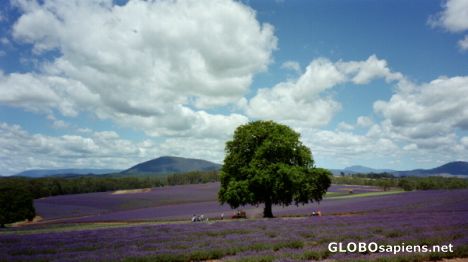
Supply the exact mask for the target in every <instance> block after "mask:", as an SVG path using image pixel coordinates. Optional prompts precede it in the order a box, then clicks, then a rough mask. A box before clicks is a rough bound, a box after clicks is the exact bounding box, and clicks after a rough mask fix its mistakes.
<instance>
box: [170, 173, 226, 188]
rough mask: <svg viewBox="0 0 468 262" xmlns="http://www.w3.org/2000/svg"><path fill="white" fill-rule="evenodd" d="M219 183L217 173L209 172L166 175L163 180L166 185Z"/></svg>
mask: <svg viewBox="0 0 468 262" xmlns="http://www.w3.org/2000/svg"><path fill="white" fill-rule="evenodd" d="M217 181H219V172H218V171H210V172H199V171H194V172H188V173H181V174H172V175H168V176H167V177H166V179H165V183H164V184H166V185H170V186H173V185H185V184H203V183H208V182H217Z"/></svg>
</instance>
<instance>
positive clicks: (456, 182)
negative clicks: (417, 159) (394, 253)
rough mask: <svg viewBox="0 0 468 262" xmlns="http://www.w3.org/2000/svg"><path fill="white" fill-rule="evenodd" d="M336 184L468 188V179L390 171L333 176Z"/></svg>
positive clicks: (416, 188) (385, 188)
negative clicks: (395, 174)
mask: <svg viewBox="0 0 468 262" xmlns="http://www.w3.org/2000/svg"><path fill="white" fill-rule="evenodd" d="M332 183H334V184H349V185H366V186H377V187H381V188H382V189H383V190H388V189H390V188H392V187H399V188H402V189H403V190H405V191H412V190H430V189H459V188H468V179H465V178H457V177H439V176H429V177H416V176H409V177H397V176H394V175H392V174H389V173H371V174H353V175H350V176H338V177H336V176H335V177H333V179H332Z"/></svg>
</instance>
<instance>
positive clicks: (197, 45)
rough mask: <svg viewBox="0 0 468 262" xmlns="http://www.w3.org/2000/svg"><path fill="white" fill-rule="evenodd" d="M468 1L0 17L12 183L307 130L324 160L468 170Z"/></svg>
mask: <svg viewBox="0 0 468 262" xmlns="http://www.w3.org/2000/svg"><path fill="white" fill-rule="evenodd" d="M467 14H468V4H467V2H466V1H463V0H450V1H423V0H417V1H402V0H401V1H400V0H395V1H364V0H362V1H358V0H356V1H334V0H327V1H325V0H324V1H318V0H317V1H288V0H284V1H253V0H251V1H241V2H233V1H217V0H213V1H211V0H210V1H177V2H173V1H156V2H143V1H130V2H126V1H119V3H118V4H116V3H115V2H114V3H113V2H112V1H110V0H102V1H87V2H83V1H52V0H45V1H38V2H36V1H29V0H13V1H11V2H9V3H8V4H6V5H3V6H2V7H1V8H0V71H1V74H0V148H1V150H0V174H3V175H10V174H14V173H16V172H19V171H22V170H25V169H33V168H34V169H35V168H72V167H73V168H79V167H83V168H122V169H123V168H127V167H129V166H131V165H133V164H136V163H138V162H140V161H144V160H148V159H152V158H155V157H159V156H163V155H177V156H184V157H195V158H203V159H207V160H212V161H216V162H222V160H223V157H224V153H223V148H224V143H225V142H226V141H227V140H229V139H230V138H231V136H232V133H233V131H234V129H235V128H236V127H237V126H238V125H240V124H243V123H246V122H248V121H252V120H257V119H272V120H275V121H278V122H281V123H284V124H287V125H289V126H291V127H293V128H294V129H295V130H297V131H298V132H300V133H301V136H302V141H303V142H304V143H305V144H306V145H307V146H309V147H310V148H311V150H312V152H313V155H314V159H315V160H316V164H317V165H318V166H323V167H327V168H343V167H346V166H349V165H355V164H361V165H366V166H370V167H375V168H391V169H400V170H403V169H413V168H431V167H435V166H438V165H440V164H444V163H446V162H449V161H455V160H468V132H467V130H468V106H467V105H468V72H467V69H468V17H467Z"/></svg>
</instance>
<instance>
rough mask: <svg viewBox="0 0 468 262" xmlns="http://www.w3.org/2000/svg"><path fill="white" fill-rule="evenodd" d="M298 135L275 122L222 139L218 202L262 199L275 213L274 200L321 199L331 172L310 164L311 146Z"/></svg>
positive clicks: (254, 124)
mask: <svg viewBox="0 0 468 262" xmlns="http://www.w3.org/2000/svg"><path fill="white" fill-rule="evenodd" d="M299 138H300V135H299V134H298V133H297V132H295V131H294V130H292V129H291V128H289V127H288V126H286V125H282V124H278V123H275V122H273V121H255V122H250V123H248V124H245V125H241V126H239V127H238V128H237V129H236V131H235V133H234V137H233V140H231V141H228V142H227V143H226V157H225V159H224V165H223V167H222V169H221V177H220V179H221V189H220V190H219V192H218V199H219V201H220V202H221V203H222V204H224V203H228V204H229V205H230V206H231V207H232V208H237V207H239V206H241V205H247V204H252V205H258V204H260V203H264V204H265V208H264V211H263V215H264V217H273V213H272V205H273V204H277V205H278V204H280V205H290V204H291V203H293V202H294V203H295V204H296V205H298V204H299V203H303V204H305V203H308V202H313V201H320V200H322V196H323V195H324V194H325V193H326V191H327V189H328V187H329V186H330V183H331V181H330V175H331V173H330V172H329V171H328V170H326V169H321V168H315V167H314V161H313V159H312V153H311V151H310V150H309V148H307V147H306V146H304V145H303V144H302V142H301V141H300V140H299Z"/></svg>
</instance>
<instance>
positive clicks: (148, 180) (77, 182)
mask: <svg viewBox="0 0 468 262" xmlns="http://www.w3.org/2000/svg"><path fill="white" fill-rule="evenodd" d="M215 181H219V174H218V172H216V171H210V172H188V173H181V174H171V175H167V176H154V175H153V176H151V175H145V176H133V177H128V176H126V177H118V176H116V177H113V176H94V175H86V176H69V177H67V176H61V177H56V176H54V177H42V178H26V177H0V184H8V185H13V187H15V188H21V189H24V190H26V191H27V192H29V193H30V195H31V196H32V197H33V198H34V199H38V198H42V197H49V196H57V195H68V194H81V193H92V192H105V191H114V190H122V189H137V188H151V187H161V186H165V185H182V184H198V183H207V182H215Z"/></svg>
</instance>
